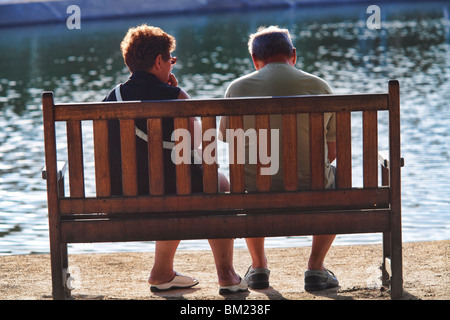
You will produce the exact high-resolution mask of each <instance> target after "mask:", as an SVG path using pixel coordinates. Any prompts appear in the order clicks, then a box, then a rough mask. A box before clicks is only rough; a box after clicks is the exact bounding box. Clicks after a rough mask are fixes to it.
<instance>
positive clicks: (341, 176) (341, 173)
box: [336, 111, 352, 189]
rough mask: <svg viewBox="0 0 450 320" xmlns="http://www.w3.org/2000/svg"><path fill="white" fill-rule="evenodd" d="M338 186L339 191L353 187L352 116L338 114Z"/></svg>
mask: <svg viewBox="0 0 450 320" xmlns="http://www.w3.org/2000/svg"><path fill="white" fill-rule="evenodd" d="M336 184H337V188H339V189H349V188H351V187H352V132H351V114H350V112H348V111H344V112H338V113H336Z"/></svg>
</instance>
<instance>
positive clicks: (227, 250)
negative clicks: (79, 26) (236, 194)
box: [104, 25, 247, 293]
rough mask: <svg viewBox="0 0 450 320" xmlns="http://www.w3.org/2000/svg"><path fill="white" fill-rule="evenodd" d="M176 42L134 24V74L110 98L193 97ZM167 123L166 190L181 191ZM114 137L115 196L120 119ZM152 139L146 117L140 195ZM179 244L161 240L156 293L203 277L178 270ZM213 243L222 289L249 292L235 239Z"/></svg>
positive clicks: (195, 188) (140, 145)
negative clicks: (182, 79)
mask: <svg viewBox="0 0 450 320" xmlns="http://www.w3.org/2000/svg"><path fill="white" fill-rule="evenodd" d="M175 46H176V41H175V38H174V37H173V36H171V35H169V34H167V33H165V32H164V31H163V30H161V29H160V28H157V27H152V26H147V25H141V26H138V27H136V28H130V29H129V30H128V33H127V34H126V36H125V38H124V39H123V41H122V43H121V50H122V55H123V58H124V60H125V64H126V65H127V67H128V69H129V70H130V72H131V76H130V78H129V79H128V81H126V82H125V83H123V84H120V85H118V86H117V87H116V88H115V89H113V90H111V91H110V92H109V94H108V95H107V96H106V98H105V99H104V101H121V100H123V101H126V100H168V99H189V95H188V94H187V93H186V92H185V91H184V90H182V89H181V88H179V87H178V81H177V79H176V77H175V76H174V75H173V73H171V71H172V69H173V66H174V64H175V63H176V61H177V58H175V57H172V55H171V53H172V52H173V51H174V50H175ZM199 125H200V123H199V122H198V121H197V119H196V118H190V129H191V136H193V135H192V133H193V132H194V126H199ZM162 127H163V141H164V152H163V154H164V179H165V193H166V194H170V193H175V192H176V177H175V164H174V163H173V162H172V159H171V143H170V141H171V135H172V132H173V131H174V123H173V119H167V118H166V119H164V120H163V123H162ZM200 132H201V131H200ZM109 137H110V141H109V145H110V156H111V162H112V163H111V170H112V171H111V172H114V174H112V175H111V176H112V177H114V178H112V179H113V181H112V183H111V184H112V185H111V189H112V192H113V193H114V194H121V193H122V187H121V166H120V128H119V124H118V122H117V121H116V122H114V121H111V122H110V124H109ZM146 139H147V127H146V120H145V119H141V120H136V149H137V151H136V153H137V159H138V160H137V162H138V163H137V167H138V190H139V194H144V195H145V194H148V193H149V181H148V150H147V142H146V141H145V140H146ZM195 144H196V145H195ZM198 144H199V142H197V143H195V142H194V146H193V147H196V146H197V145H198ZM150 152H151V151H150ZM192 163H193V162H192ZM191 176H192V192H202V188H203V186H202V184H203V183H202V167H201V165H197V164H192V165H191ZM219 181H220V189H221V191H228V188H229V185H228V181H227V180H226V178H225V177H224V176H223V175H221V176H220V177H219ZM179 242H180V241H157V242H156V247H155V261H154V265H153V268H152V270H151V273H150V277H149V279H148V282H149V284H150V289H151V290H152V291H161V290H170V289H174V288H187V287H192V286H194V285H196V284H198V280H196V279H192V278H190V277H187V276H183V275H180V274H178V273H177V272H176V271H175V270H174V269H173V261H174V256H175V252H176V249H177V247H178V244H179ZM209 243H210V246H211V249H212V251H213V255H214V260H215V263H216V268H217V274H218V278H219V288H220V289H219V292H220V293H234V292H239V291H244V290H247V284H246V282H245V280H243V279H241V278H240V277H239V275H237V274H236V272H235V271H234V268H233V239H219V240H209Z"/></svg>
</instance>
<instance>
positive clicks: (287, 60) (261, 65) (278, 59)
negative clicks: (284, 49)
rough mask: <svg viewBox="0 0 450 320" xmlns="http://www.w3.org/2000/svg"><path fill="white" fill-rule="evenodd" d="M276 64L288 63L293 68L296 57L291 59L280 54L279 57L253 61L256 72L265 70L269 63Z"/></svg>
mask: <svg viewBox="0 0 450 320" xmlns="http://www.w3.org/2000/svg"><path fill="white" fill-rule="evenodd" d="M274 62H279V63H287V64H290V65H291V66H295V62H296V58H295V57H294V56H291V57H289V56H286V55H284V54H278V55H275V56H272V57H269V58H267V59H264V60H257V59H254V60H253V63H254V65H255V68H256V70H260V69H262V68H264V67H265V66H266V65H268V64H269V63H274Z"/></svg>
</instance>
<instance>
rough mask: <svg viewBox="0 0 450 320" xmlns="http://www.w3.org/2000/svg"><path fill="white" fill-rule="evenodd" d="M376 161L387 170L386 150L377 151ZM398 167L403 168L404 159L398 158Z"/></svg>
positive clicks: (387, 153) (387, 154)
mask: <svg viewBox="0 0 450 320" xmlns="http://www.w3.org/2000/svg"><path fill="white" fill-rule="evenodd" d="M378 161H379V162H380V164H381V165H382V166H383V167H385V168H387V169H389V151H388V150H382V151H378ZM400 166H401V167H404V166H405V159H404V158H403V157H402V158H400Z"/></svg>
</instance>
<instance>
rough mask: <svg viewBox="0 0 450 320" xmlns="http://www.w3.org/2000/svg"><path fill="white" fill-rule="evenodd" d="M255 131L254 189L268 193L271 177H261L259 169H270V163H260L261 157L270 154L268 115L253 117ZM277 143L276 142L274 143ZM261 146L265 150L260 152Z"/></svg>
mask: <svg viewBox="0 0 450 320" xmlns="http://www.w3.org/2000/svg"><path fill="white" fill-rule="evenodd" d="M255 129H256V134H257V141H258V142H257V153H258V155H257V159H258V161H257V164H256V189H257V190H258V191H259V192H265V191H270V188H271V184H272V176H271V175H262V174H261V169H262V168H266V167H270V163H268V164H262V163H261V155H267V156H270V152H271V144H272V142H271V140H270V137H271V134H270V116H269V115H256V116H255ZM260 130H266V134H262V132H261V131H260ZM275 143H278V141H275ZM261 146H263V147H264V148H265V150H261Z"/></svg>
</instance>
